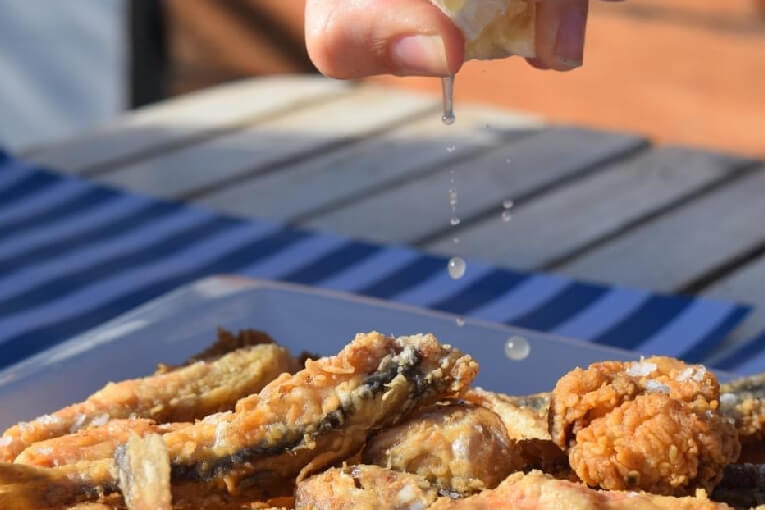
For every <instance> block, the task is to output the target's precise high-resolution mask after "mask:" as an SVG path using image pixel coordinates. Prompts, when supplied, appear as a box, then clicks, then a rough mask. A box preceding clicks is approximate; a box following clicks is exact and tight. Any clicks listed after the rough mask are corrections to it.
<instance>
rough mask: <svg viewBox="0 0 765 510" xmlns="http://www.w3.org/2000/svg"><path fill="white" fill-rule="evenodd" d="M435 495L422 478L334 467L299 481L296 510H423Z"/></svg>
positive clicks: (366, 468)
mask: <svg viewBox="0 0 765 510" xmlns="http://www.w3.org/2000/svg"><path fill="white" fill-rule="evenodd" d="M437 496H438V494H437V492H436V490H435V489H434V488H433V487H432V486H431V485H430V484H429V483H428V482H427V481H426V480H425V479H424V478H422V477H420V476H417V475H412V474H409V473H401V472H398V471H391V470H388V469H384V468H381V467H378V466H364V465H361V466H353V467H342V468H333V469H328V470H327V471H324V472H323V473H321V474H318V475H316V476H313V477H311V478H308V479H307V480H304V481H302V482H300V484H299V485H298V487H297V491H296V492H295V509H296V510H418V509H419V510H424V509H425V508H428V507H429V506H430V505H431V504H432V503H433V502H434V501H435V500H436V497H437Z"/></svg>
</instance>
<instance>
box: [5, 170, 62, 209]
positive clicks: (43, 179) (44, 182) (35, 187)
mask: <svg viewBox="0 0 765 510" xmlns="http://www.w3.org/2000/svg"><path fill="white" fill-rule="evenodd" d="M61 181H62V178H61V177H59V176H57V175H53V174H50V173H47V172H35V173H33V174H31V175H29V176H27V177H24V178H23V179H21V180H20V181H17V182H15V183H13V184H12V185H11V186H9V187H7V188H5V189H4V190H1V191H0V205H2V206H4V207H5V206H7V205H9V204H13V203H15V202H18V201H20V200H23V199H26V198H27V195H31V194H33V193H37V192H38V191H41V190H43V189H45V188H47V187H48V186H53V185H54V184H57V183H59V182H61Z"/></svg>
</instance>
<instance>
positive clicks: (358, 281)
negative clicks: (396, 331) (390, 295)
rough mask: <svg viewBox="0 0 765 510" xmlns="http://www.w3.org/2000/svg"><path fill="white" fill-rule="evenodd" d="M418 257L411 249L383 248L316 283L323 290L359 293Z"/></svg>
mask: <svg viewBox="0 0 765 510" xmlns="http://www.w3.org/2000/svg"><path fill="white" fill-rule="evenodd" d="M419 256H420V254H419V253H418V252H416V251H415V250H413V249H411V248H404V247H400V246H395V247H388V248H383V249H381V250H380V251H379V252H377V253H375V254H374V255H372V256H371V257H368V258H366V259H364V260H361V261H359V262H358V263H357V264H354V265H352V266H348V267H347V268H345V269H343V270H341V271H340V272H338V273H337V274H335V275H332V276H330V277H328V278H324V279H322V280H320V281H319V282H317V283H318V285H319V286H321V287H324V288H325V289H335V290H344V291H354V292H359V289H362V288H364V287H367V286H369V285H372V284H373V283H374V282H376V281H378V280H379V279H380V277H381V276H382V277H387V275H389V274H393V273H395V272H396V271H398V270H399V269H401V268H403V267H404V266H406V265H407V264H409V263H411V262H412V261H413V260H415V259H416V258H418V257H419Z"/></svg>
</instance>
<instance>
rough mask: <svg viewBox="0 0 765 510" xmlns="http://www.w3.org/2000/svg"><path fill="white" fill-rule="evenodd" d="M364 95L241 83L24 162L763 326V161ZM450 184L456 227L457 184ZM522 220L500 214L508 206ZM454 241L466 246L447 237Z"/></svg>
mask: <svg viewBox="0 0 765 510" xmlns="http://www.w3.org/2000/svg"><path fill="white" fill-rule="evenodd" d="M457 115H458V121H457V123H456V124H455V125H454V126H451V127H445V126H443V125H442V124H441V123H440V114H439V101H438V99H437V98H434V97H430V96H420V95H415V94H412V93H409V92H402V91H398V90H393V89H387V88H378V87H373V86H369V85H364V86H358V85H354V84H347V83H341V82H336V81H330V80H325V79H321V78H308V77H294V78H293V77H287V78H270V79H259V80H252V81H244V82H238V83H234V84H230V85H227V86H223V87H219V88H216V89H211V90H208V91H205V92H202V93H199V94H196V95H192V96H187V97H182V98H179V99H175V100H172V101H167V102H165V103H162V104H159V105H156V106H153V107H150V108H146V109H143V110H140V111H137V112H135V113H132V114H129V115H125V116H123V117H121V118H119V119H117V120H116V121H115V122H114V123H113V124H111V125H108V126H104V127H102V128H99V129H96V130H94V131H92V132H89V133H84V134H82V135H81V136H78V137H76V138H74V139H71V140H67V141H64V142H61V143H59V144H56V145H50V146H45V147H38V148H36V149H34V150H31V151H29V152H28V153H26V154H24V156H26V157H27V158H29V159H31V160H33V161H35V162H38V163H41V164H45V165H47V166H49V167H51V168H54V169H59V170H62V171H67V172H72V173H76V174H79V175H83V176H87V177H89V178H92V179H95V180H97V181H101V182H104V183H108V184H111V185H116V186H120V187H124V188H128V189H131V190H136V191H141V192H145V193H149V194H153V195H157V196H160V197H167V198H172V199H176V200H185V201H192V202H196V203H199V204H202V205H204V206H207V207H212V208H215V209H218V210H221V211H225V212H227V213H232V214H235V215H240V216H258V217H268V218H274V219H278V220H283V221H285V222H289V223H291V224H296V225H299V226H303V227H309V228H314V229H321V230H327V231H331V232H336V233H343V234H347V235H350V236H353V237H356V238H362V239H370V240H375V241H382V242H386V243H405V244H410V245H415V246H418V247H421V248H423V249H425V250H430V251H433V252H438V253H446V254H459V255H462V256H470V257H479V258H482V259H485V260H488V261H491V262H494V263H497V264H499V265H503V266H507V267H511V268H519V269H543V270H550V271H555V272H559V273H563V274H566V275H571V276H575V277H578V278H581V279H586V280H594V281H602V282H606V283H618V284H625V285H630V286H637V287H642V288H646V289H649V290H655V291H666V292H688V293H694V294H702V295H707V296H712V297H719V298H725V299H735V300H740V301H743V302H748V303H751V304H753V305H755V307H756V308H755V312H754V313H753V314H752V316H751V318H750V319H749V320H747V321H746V322H745V323H744V324H743V325H742V326H741V327H740V328H739V329H738V330H737V331H736V332H735V333H734V334H733V335H732V337H731V339H730V341H729V342H737V341H740V340H743V339H748V338H751V337H752V336H753V335H755V334H757V333H759V332H760V331H761V330H762V329H765V292H763V289H764V288H765V172H763V164H762V162H759V161H753V160H751V159H747V158H742V157H736V156H734V155H725V154H718V153H713V152H708V151H704V150H699V149H690V148H684V147H668V146H661V147H657V146H653V145H652V144H651V143H649V141H648V140H646V139H644V138H641V137H640V136H635V135H631V134H624V133H611V132H602V131H593V130H587V129H581V128H573V127H565V126H549V125H545V123H544V122H542V121H540V120H539V119H535V118H533V117H531V116H527V115H520V114H515V113H510V112H500V111H496V110H492V109H488V108H483V107H479V106H472V105H464V104H458V105H457ZM452 179H454V181H455V184H456V188H457V190H458V203H457V213H458V216H459V217H460V218H461V223H460V225H459V226H458V227H452V226H451V225H450V221H449V220H450V217H451V211H450V205H449V189H450V187H451V182H450V181H451V180H452ZM507 199H512V200H514V201H515V204H516V205H515V207H514V208H513V215H514V216H513V220H512V221H510V222H504V221H502V219H501V213H502V211H503V206H502V203H503V201H504V200H507ZM455 236H457V237H459V241H460V242H459V243H455V242H454V237H455Z"/></svg>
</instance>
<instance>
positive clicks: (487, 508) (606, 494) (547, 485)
mask: <svg viewBox="0 0 765 510" xmlns="http://www.w3.org/2000/svg"><path fill="white" fill-rule="evenodd" d="M427 508H428V510H563V509H566V510H568V509H571V510H731V509H730V507H729V506H728V505H726V504H724V503H715V502H713V501H710V500H709V499H708V498H707V497H706V496H705V495H704V494H703V493H699V494H698V495H696V497H684V498H676V497H669V496H659V495H656V494H649V493H645V492H619V491H598V490H594V489H589V488H587V487H586V486H584V485H582V484H581V483H574V482H569V481H565V480H556V479H555V478H553V477H551V476H549V475H545V474H543V473H541V472H539V471H533V472H531V473H529V474H523V473H515V474H513V475H510V477H508V478H507V479H506V480H505V481H504V482H502V483H501V484H500V485H499V487H497V488H496V489H493V490H486V491H483V492H481V493H479V494H476V495H475V496H471V497H469V498H465V499H448V498H441V499H439V500H438V501H436V503H435V504H433V505H431V506H429V507H427Z"/></svg>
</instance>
